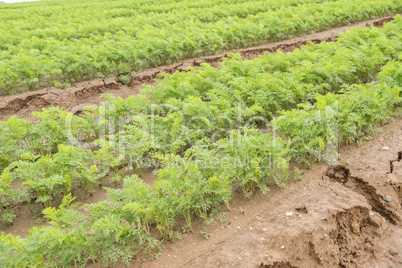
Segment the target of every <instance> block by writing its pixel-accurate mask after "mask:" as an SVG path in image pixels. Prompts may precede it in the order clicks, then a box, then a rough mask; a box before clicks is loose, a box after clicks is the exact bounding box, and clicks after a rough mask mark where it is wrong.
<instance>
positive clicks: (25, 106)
mask: <svg viewBox="0 0 402 268" xmlns="http://www.w3.org/2000/svg"><path fill="white" fill-rule="evenodd" d="M393 18H394V16H387V17H384V18H380V19H373V20H367V21H362V22H358V23H355V24H353V25H350V26H343V27H338V28H333V29H331V30H328V31H324V32H320V33H316V34H311V35H306V36H303V37H298V38H293V39H289V40H285V41H281V42H275V43H267V44H264V45H261V46H254V47H249V48H244V49H237V50H230V51H226V52H224V53H221V54H218V55H215V56H208V57H202V58H195V59H188V60H183V61H180V62H179V63H176V64H171V65H165V66H161V67H157V68H152V69H148V70H146V71H143V72H140V73H136V74H133V75H132V83H131V86H124V85H122V84H120V83H119V82H118V79H117V78H116V77H111V78H104V79H95V80H91V81H86V82H80V83H75V84H73V86H72V87H71V88H68V89H65V90H62V89H57V88H54V87H50V88H44V89H41V90H36V91H30V92H25V93H22V94H18V95H14V96H3V97H0V120H7V119H8V118H9V117H10V116H12V115H17V116H18V117H24V118H30V114H31V112H33V111H40V110H41V109H42V108H46V107H50V106H61V107H64V108H67V109H69V110H70V111H71V112H73V113H79V112H80V111H82V109H83V107H85V106H88V105H97V104H99V103H100V102H102V101H103V99H102V98H100V94H102V93H112V94H113V95H115V96H120V97H123V98H125V97H127V96H129V95H133V94H138V92H139V89H140V88H141V87H142V84H148V85H154V84H156V82H155V80H154V79H155V78H157V76H158V74H160V73H162V72H163V73H173V72H175V71H188V67H197V66H199V65H200V64H201V63H203V62H206V63H209V64H210V65H212V66H215V67H218V66H219V62H221V60H222V58H223V57H227V55H228V53H233V52H238V53H240V54H241V55H242V56H243V58H245V59H253V58H255V57H257V56H259V55H262V54H264V53H265V52H275V51H277V50H281V51H283V52H290V51H293V50H295V49H296V48H298V47H300V46H302V45H306V44H307V43H308V42H313V43H320V42H323V41H335V40H336V38H337V37H338V36H339V34H340V33H343V32H345V31H346V30H348V29H350V28H352V27H368V26H376V27H381V26H382V25H383V23H385V22H389V21H391V20H392V19H393Z"/></svg>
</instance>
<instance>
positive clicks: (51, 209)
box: [0, 16, 402, 267]
mask: <svg viewBox="0 0 402 268" xmlns="http://www.w3.org/2000/svg"><path fill="white" fill-rule="evenodd" d="M401 51H402V18H401V17H400V16H396V17H395V19H394V20H393V21H392V22H389V23H386V24H385V25H384V27H383V28H375V27H371V28H353V29H352V30H350V31H348V32H347V33H345V34H342V35H341V36H340V37H339V38H338V39H337V41H336V42H322V43H320V44H314V43H309V44H307V45H305V46H302V47H300V48H299V49H296V50H294V51H293V52H289V53H286V54H285V53H283V52H281V51H280V50H278V51H277V52H275V53H266V54H264V55H261V56H259V57H256V58H254V59H252V60H244V59H243V58H242V56H241V55H240V54H236V53H233V54H228V55H227V56H228V57H226V58H223V59H222V61H221V62H220V63H219V64H218V67H219V68H215V67H213V66H211V65H209V64H207V63H200V66H199V67H197V68H190V70H189V71H187V72H175V73H173V74H163V75H162V76H163V82H161V83H158V84H155V85H145V86H144V87H143V88H142V89H141V90H140V92H139V94H137V95H131V96H128V97H127V98H125V99H123V98H121V97H116V96H113V95H112V94H105V95H103V98H104V99H105V102H104V103H102V104H101V105H100V106H92V107H86V108H84V109H83V110H82V111H81V113H80V115H76V114H74V113H71V112H69V111H67V110H65V109H62V108H59V107H50V108H46V109H44V110H42V111H40V112H38V111H37V112H33V113H32V117H31V119H32V121H31V120H30V119H19V118H17V117H15V116H12V117H9V118H8V119H7V120H6V121H2V122H1V123H0V126H1V128H0V131H1V135H0V152H1V155H0V156H1V158H0V170H1V177H0V179H1V184H0V197H1V198H0V200H1V202H2V203H1V209H2V214H1V220H2V221H3V224H12V223H13V221H14V220H15V221H18V216H17V215H18V209H17V208H18V206H16V203H19V206H23V207H25V208H28V210H31V213H32V214H33V216H34V215H35V214H37V212H36V211H37V209H38V208H40V206H42V207H43V208H44V210H43V211H42V214H43V215H44V216H45V219H47V220H49V221H48V222H47V224H45V225H44V226H37V227H34V228H32V229H31V230H30V231H29V234H28V235H27V236H26V237H25V238H20V237H18V236H15V235H11V234H2V235H1V236H0V241H1V242H0V250H1V252H3V253H4V254H2V255H0V264H1V265H2V266H4V267H25V266H34V267H35V266H36V267H44V266H49V267H57V266H60V267H64V266H76V267H78V266H82V265H102V266H106V267H109V266H111V265H117V266H118V265H121V264H123V263H124V264H130V263H131V261H132V260H133V259H135V257H136V256H137V255H139V256H147V258H149V257H154V258H155V257H157V256H158V255H159V254H160V253H161V249H162V246H163V244H164V243H165V242H166V241H174V240H176V239H177V238H178V236H180V234H182V233H183V232H184V233H191V232H192V230H195V228H199V226H198V224H199V221H200V219H203V220H204V221H205V222H213V221H218V220H220V219H224V218H225V216H224V214H222V211H224V210H227V211H229V212H228V213H231V212H230V211H231V208H232V204H231V203H232V201H233V198H234V197H236V198H237V199H236V200H238V199H239V198H240V197H239V196H244V198H246V199H248V198H250V199H249V200H252V199H253V198H251V197H252V196H254V195H259V196H261V195H263V194H266V195H269V194H270V192H269V191H270V189H283V188H284V187H285V186H286V183H289V180H290V181H291V180H298V179H300V178H301V177H302V172H301V170H300V168H306V167H313V169H312V171H311V172H313V175H314V176H317V174H319V172H316V173H314V167H315V166H314V164H315V163H316V162H317V160H319V161H321V162H322V163H326V164H327V165H330V166H333V168H331V167H330V168H327V169H326V170H325V176H324V177H322V175H318V176H321V177H322V178H323V181H324V182H325V183H327V186H328V185H329V186H328V187H334V188H333V191H334V192H335V193H336V194H335V195H338V194H339V195H341V196H351V194H352V192H353V191H352V190H351V189H355V190H356V189H357V190H356V191H357V193H358V194H359V195H362V196H366V198H367V200H366V201H364V200H363V199H361V198H360V197H359V195H357V196H353V197H351V198H352V201H351V202H350V203H349V204H345V203H342V202H341V200H338V201H339V202H338V203H336V204H338V207H336V205H335V203H334V208H333V209H334V210H333V211H330V212H328V214H325V215H322V214H321V216H323V217H324V216H326V217H328V218H331V217H334V216H333V215H336V216H335V218H336V221H337V222H338V223H339V224H342V223H341V222H342V219H340V218H342V217H343V218H345V217H346V218H347V219H349V218H350V215H351V214H356V213H357V211H358V212H359V213H358V215H359V217H358V219H354V218H353V217H352V218H353V219H352V220H349V221H346V222H349V223H350V225H347V226H346V227H344V228H341V227H339V226H338V227H339V228H338V229H336V230H337V232H338V233H337V234H334V233H331V232H329V233H328V232H322V234H323V235H324V234H327V235H329V237H330V238H331V239H332V238H333V236H334V235H339V236H340V237H345V241H346V240H348V239H349V238H350V239H352V238H353V239H355V240H353V241H357V240H356V237H354V236H351V235H350V232H348V230H349V229H350V228H352V231H353V233H354V235H356V236H358V237H360V238H359V239H363V238H364V236H363V235H362V234H360V233H359V232H361V233H363V234H364V235H367V234H366V233H365V231H366V229H365V228H368V229H370V230H369V231H370V232H373V233H375V232H377V231H376V230H377V229H378V231H380V230H381V227H379V226H380V224H379V223H378V222H379V221H386V222H387V223H386V224H390V225H389V226H391V227H390V228H388V230H391V231H395V232H398V231H397V230H398V229H395V228H396V226H399V225H400V215H401V214H400V213H401V209H400V206H401V195H400V194H401V192H400V185H401V181H400V180H401V178H400V177H398V175H395V176H391V175H389V174H393V171H394V167H395V170H398V169H397V167H398V163H399V160H400V156H398V150H400V148H399V149H398V146H400V143H399V142H394V143H393V146H390V144H391V143H387V144H384V146H390V147H387V148H388V149H382V148H380V149H378V150H383V151H385V152H386V158H385V159H386V160H385V161H384V162H385V163H386V164H387V166H386V168H387V171H384V168H381V169H379V171H378V172H379V173H378V172H377V173H378V174H377V173H376V174H377V175H384V176H386V177H385V180H387V179H388V180H389V181H388V182H387V183H388V184H386V185H384V187H383V188H381V189H377V190H375V189H376V188H375V186H373V185H374V184H376V183H377V182H379V181H380V180H379V179H374V181H367V180H368V178H366V177H367V174H366V175H364V176H360V175H357V174H358V172H359V171H358V170H359V168H357V167H358V165H357V163H355V164H350V163H348V162H345V163H343V162H338V161H339V160H338V159H339V156H340V154H339V152H342V150H341V148H345V147H344V146H348V145H350V144H359V145H361V144H363V143H364V142H366V141H367V140H369V139H370V136H371V135H373V134H375V133H376V132H378V131H379V130H380V129H381V127H382V126H383V125H384V124H386V123H388V122H390V121H392V120H393V118H394V111H395V109H396V108H397V107H398V106H399V105H400V102H401V90H402V88H401V82H402V69H401V66H402V65H401V59H402V54H401ZM397 122H400V121H397ZM398 127H399V125H396V126H394V128H393V129H394V130H395V129H398ZM379 140H380V139H379ZM379 140H378V141H379ZM384 140H387V138H386V137H385V138H384V137H383V139H382V142H383V141H384ZM388 140H389V138H388ZM396 140H398V139H397V138H396V137H395V139H394V141H396ZM384 146H383V147H384ZM362 148H366V149H358V150H361V151H362V152H363V153H364V152H365V151H364V150H368V149H367V148H368V147H367V146H366V147H362ZM378 150H377V151H375V152H371V153H372V154H378ZM367 152H368V151H366V154H367V155H370V154H369V153H367ZM346 155H347V154H346ZM346 159H348V158H347V157H346ZM349 159H352V156H350V157H349ZM370 160H372V159H363V160H362V161H361V162H362V163H360V164H362V165H368V166H369V167H370V165H372V164H373V163H372V162H371V163H370V162H367V161H370ZM342 161H347V160H344V159H343V158H342ZM349 161H350V160H349ZM365 161H366V162H365ZM378 161H379V158H378V156H377V160H376V161H375V162H378ZM390 161H391V169H390V164H389V163H390ZM320 165H321V166H320V167H321V168H322V167H323V166H325V165H324V164H320ZM355 167H356V168H355ZM147 169H155V170H156V172H155V174H156V176H157V178H156V179H155V178H152V180H151V181H145V180H143V179H142V178H143V177H144V175H146V174H147V173H146V170H147ZM386 172H388V173H389V174H388V175H389V176H388V175H386ZM355 173H356V174H355ZM352 175H353V176H352ZM387 176H388V177H387ZM359 178H360V179H359ZM361 178H363V179H361ZM364 178H366V179H367V180H366V181H365V180H364ZM336 182H337V183H336ZM303 183H304V185H305V187H311V189H317V190H319V185H317V182H316V181H313V180H312V179H311V180H307V181H304V182H303ZM309 183H311V184H309ZM294 184H297V183H294ZM342 185H343V186H342ZM102 186H107V188H106V194H107V200H106V201H100V202H94V203H92V202H88V203H86V204H84V205H83V206H81V205H80V206H79V207H78V208H77V206H78V203H76V202H75V201H76V199H80V200H81V199H83V200H85V198H88V196H86V195H90V196H92V195H94V194H96V191H97V190H98V189H99V187H102ZM327 186H326V187H327ZM360 186H361V187H360ZM363 186H364V187H363ZM342 187H344V188H347V189H349V190H347V189H346V190H345V189H343V188H342ZM370 187H371V188H370ZM373 187H374V190H373ZM360 188H362V189H363V190H361V191H360V190H358V189H360ZM320 189H321V188H320ZM398 189H399V190H398ZM338 190H339V191H338ZM356 191H355V192H356ZM382 191H384V192H382ZM304 193H305V192H304ZM385 193H387V194H386V195H390V197H391V198H392V200H393V201H392V202H393V203H389V201H384V200H383V198H385V196H382V194H384V195H385ZM298 194H303V193H298ZM353 195H355V193H354V194H353ZM367 195H370V196H368V197H367ZM295 196H296V195H295ZM329 196H330V195H328V194H325V195H322V196H321V198H323V200H324V201H325V200H327V201H326V202H331V200H330V199H328V197H329ZM89 198H91V197H89ZM294 198H296V197H293V199H294ZM311 198H313V197H311ZM311 198H310V199H309V200H311ZM325 198H327V199H325ZM289 199H290V200H293V199H292V198H290V197H289ZM370 200H371V201H370ZM306 202H307V201H306ZM60 203H61V204H60ZM310 205H311V204H309V203H306V204H302V205H301V206H298V207H297V208H296V210H297V211H298V212H300V213H304V214H308V215H311V212H310V209H309V208H308V207H309V206H310ZM370 206H371V207H370ZM239 207H240V210H241V205H239ZM303 207H304V208H305V209H303ZM236 208H237V207H236ZM284 208H287V207H286V205H285V206H284ZM336 208H338V209H343V210H344V211H345V213H344V214H342V213H341V212H340V213H341V214H339V215H338V214H336V213H335V212H334V211H335V210H336ZM317 209H318V207H317V208H316V209H315V210H317ZM299 210H300V211H299ZM313 210H314V209H313ZM305 211H306V212H305ZM285 212H287V211H283V214H284V216H286V215H285ZM267 213H269V212H267ZM271 213H272V212H271ZM300 213H299V214H300ZM309 213H310V214H309ZM331 213H332V214H331ZM334 213H335V214H334ZM243 214H244V213H243ZM371 214H373V215H371ZM282 216H283V215H282ZM316 216H317V215H316ZM317 217H318V216H317ZM348 217H349V218H348ZM265 218H269V216H267V217H265ZM292 219H293V218H292ZM310 219H311V218H310ZM253 224H254V223H253ZM195 225H197V226H195ZM335 225H336V224H335ZM356 225H357V226H358V227H354V226H356ZM336 226H337V225H336ZM384 226H385V224H384ZM247 227H251V229H249V230H250V231H251V230H253V228H254V229H255V228H257V229H260V231H261V232H268V229H267V228H268V225H264V226H263V225H258V224H257V225H255V224H254V225H252V226H247ZM323 228H324V227H323ZM392 228H394V229H392ZM263 229H266V231H264V230H263ZM373 229H375V230H374V231H373ZM4 230H7V229H4ZM306 230H307V232H308V229H306ZM344 230H346V231H344ZM342 232H343V233H342ZM367 232H368V231H367ZM203 235H204V237H207V236H208V234H207V233H206V232H204V234H203ZM245 235H247V233H244V234H239V236H235V237H234V238H233V239H240V240H244V241H247V239H243V238H244V236H245ZM242 236H243V238H242ZM379 236H380V235H379ZM239 237H240V238H239ZM362 237H363V238H362ZM380 237H381V236H380ZM381 239H382V238H381ZM300 241H301V242H300V244H299V246H297V248H298V247H300V250H301V251H300V252H301V253H300V254H305V255H306V256H313V258H315V261H316V262H317V265H320V262H321V264H322V262H323V260H322V259H324V257H326V256H324V255H325V254H324V253H323V252H321V253H320V252H318V253H315V255H314V254H313V253H314V252H315V251H314V249H312V250H310V251H309V252H307V253H306V252H304V251H303V248H304V246H305V245H309V242H310V244H312V245H313V247H314V245H315V243H314V241H313V240H309V239H305V240H300ZM311 241H312V242H311ZM338 242H339V240H338ZM225 243H227V244H228V245H229V247H232V246H233V247H236V245H238V242H233V240H230V239H228V242H225ZM328 243H332V240H330V241H329V242H328ZM339 243H341V244H342V243H343V242H342V241H340V242H339ZM345 243H346V242H345ZM356 243H358V242H356ZM370 243H375V241H374V240H373V241H372V242H370ZM254 244H255V243H254ZM281 246H283V245H280V246H279V249H278V250H282V251H281V252H288V251H286V250H285V251H283V249H287V247H285V248H283V249H282V248H281ZM310 247H311V246H310ZM317 247H318V244H317ZM224 248H226V247H225V246H224ZM291 248H292V247H290V249H291ZM350 248H353V247H349V248H348V247H346V248H344V249H341V248H339V249H338V250H339V251H338V252H337V251H336V248H331V250H333V251H332V252H333V254H335V257H333V258H332V259H330V260H328V258H329V257H326V258H327V259H326V260H325V261H328V263H330V264H331V265H332V264H333V263H337V264H339V265H341V264H342V265H343V266H344V267H353V265H352V264H351V262H350V260H348V259H347V258H348V257H350V256H351V255H353V252H351V251H350ZM220 250H221V249H220V248H218V249H217V250H216V252H220ZM222 250H223V249H222ZM359 250H360V251H359V252H362V253H361V254H362V255H361V262H360V263H364V261H367V260H368V259H367V256H372V255H370V254H368V253H367V250H365V249H361V248H360V249H359ZM312 252H313V253H312ZM288 253H290V252H288ZM388 253H389V254H390V255H389V254H388ZM388 253H387V254H388V255H386V254H385V255H382V256H391V257H390V258H391V259H392V260H393V261H394V264H395V263H396V264H398V261H400V260H398V254H399V253H398V252H396V253H395V251H392V249H389V250H388ZM217 254H218V255H216V256H215V255H214V254H211V255H210V257H211V258H210V260H209V261H208V262H207V263H208V264H209V265H210V266H214V264H215V262H216V263H217V262H219V261H220V260H222V254H223V255H224V254H225V252H224V250H223V252H222V253H217ZM261 254H262V253H261ZM320 254H321V255H322V256H323V257H322V258H321V259H320V257H317V256H316V255H320ZM365 254H368V255H365ZM374 255H375V254H374ZM278 256H279V257H278ZM314 256H315V257H314ZM336 256H338V257H336ZM235 257H236V258H237V260H236V262H239V261H240V263H238V264H239V265H241V264H244V263H246V262H244V261H242V260H243V259H242V258H244V257H242V256H241V254H240V253H239V255H238V256H235ZM275 257H276V259H269V258H268V259H266V260H264V259H263V261H261V260H262V259H261V258H263V257H261V256H259V257H258V258H256V259H253V260H251V259H248V260H249V261H250V262H251V263H252V264H253V265H257V266H258V265H259V264H261V263H265V264H266V265H267V267H276V266H275V265H280V263H282V262H283V263H284V265H286V263H288V266H289V267H291V266H290V265H302V266H303V265H305V264H306V262H304V264H303V263H299V264H297V263H296V262H297V260H295V259H291V256H287V257H286V256H285V257H286V258H285V257H284V256H283V254H282V255H281V254H277V255H276V256H275ZM163 258H165V260H166V257H163ZM384 258H385V257H384ZM230 259H232V258H231V257H230ZM337 260H338V262H336V261H337ZM303 261H305V260H301V262H303ZM388 261H389V260H388ZM136 262H138V260H135V262H133V263H132V264H135V263H136ZM204 262H205V258H204V257H201V259H199V260H197V259H194V260H193V264H191V265H192V266H194V265H195V266H200V267H201V266H202V264H203V263H204ZM258 262H259V263H258ZM275 263H277V264H275ZM290 263H292V264H290ZM311 263H313V262H311ZM391 263H392V262H391ZM399 263H401V262H399ZM149 265H151V266H152V265H153V264H152V263H150V264H149ZM182 265H190V264H189V263H184V264H183V263H182ZM269 265H271V266H269ZM285 267H286V266H285ZM295 267H297V266H295ZM361 267H363V265H362V266H361Z"/></svg>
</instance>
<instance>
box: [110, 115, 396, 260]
mask: <svg viewBox="0 0 402 268" xmlns="http://www.w3.org/2000/svg"><path fill="white" fill-rule="evenodd" d="M383 129H384V131H383V133H381V134H377V135H375V137H374V138H373V139H372V140H371V141H369V142H367V143H366V144H365V145H364V146H362V147H361V148H357V147H356V146H350V147H346V148H344V149H343V150H342V152H341V153H342V159H341V160H340V161H339V163H338V165H336V166H335V167H329V166H327V165H325V164H323V163H320V164H317V165H315V166H314V167H313V168H312V169H310V170H309V171H308V172H307V173H306V174H305V175H304V179H303V181H300V182H296V183H292V184H290V185H289V186H288V189H287V190H286V191H274V192H269V193H268V194H267V195H266V196H264V195H262V194H257V196H256V197H253V198H251V199H249V200H242V201H241V202H239V203H237V202H236V200H235V203H234V204H232V211H229V212H228V213H227V215H228V219H227V221H226V222H225V223H223V224H221V223H219V224H215V225H212V226H207V227H206V231H207V232H208V234H209V235H210V237H209V239H208V240H206V239H205V238H204V237H203V235H202V234H200V233H199V232H197V231H194V232H193V233H192V234H189V235H186V236H184V237H183V238H182V240H181V241H180V242H178V243H177V244H168V245H167V246H166V249H165V251H164V252H163V254H162V255H161V256H160V257H159V258H158V259H157V260H154V261H149V260H144V259H140V260H137V261H136V262H135V263H133V265H132V267H193V268H194V267H270V268H282V267H284V268H290V267H306V268H307V267H308V268H310V267H362V268H363V267H381V268H382V267H402V228H401V226H402V218H401V217H402V190H401V188H402V161H400V160H401V158H402V118H401V117H399V118H398V119H397V120H396V121H394V122H392V123H390V124H388V125H386V126H384V128H383ZM385 146H387V147H389V149H388V150H386V149H383V147H385ZM390 163H391V164H390ZM391 166H392V167H393V168H392V170H391ZM386 195H389V196H390V197H391V198H392V201H391V202H387V201H385V196H386ZM240 206H241V208H242V210H244V211H245V214H242V213H240V212H239V208H240ZM287 212H288V213H287ZM289 212H292V213H291V215H290V213H289ZM116 267H117V266H116Z"/></svg>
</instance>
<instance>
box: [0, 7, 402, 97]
mask: <svg viewBox="0 0 402 268" xmlns="http://www.w3.org/2000/svg"><path fill="white" fill-rule="evenodd" d="M65 5H66V4H65V3H64V2H63V3H61V2H52V4H48V3H40V2H38V3H35V5H32V4H24V5H23V8H13V6H10V7H9V6H8V5H3V6H2V7H0V18H1V19H0V49H1V52H0V90H1V92H0V94H10V93H16V92H21V91H24V90H30V89H36V88H39V87H41V86H48V85H55V86H58V87H66V86H68V83H71V82H76V81H80V80H83V79H88V78H94V77H104V76H111V75H116V74H127V73H129V72H130V71H135V70H140V69H144V68H147V67H150V66H156V65H160V64H164V63H171V62H174V61H177V60H179V59H183V58H187V57H193V56H199V55H205V54H210V53H217V52H220V51H222V50H225V49H230V48H235V47H244V46H248V45H255V44H260V43H262V42H265V41H266V40H271V41H273V40H279V39H284V38H289V37H292V36H295V35H300V34H305V33H310V32H315V31H319V30H322V29H327V28H329V27H333V26H336V25H341V24H345V23H351V22H354V21H358V20H362V19H367V18H373V17H377V16H380V15H384V14H390V13H397V12H400V11H401V10H402V4H401V3H400V1H398V0H360V1H357V2H356V1H355V2H353V1H346V0H337V1H334V0H331V1H330V0H327V1H325V0H309V1H300V0H293V1H286V2H284V3H282V2H277V1H273V0H272V1H271V0H270V1H235V0H231V1H221V2H219V3H218V4H217V5H211V3H210V2H205V3H204V2H203V1H198V2H197V1H196V2H180V3H177V2H172V1H166V2H164V3H161V4H159V3H156V2H151V3H147V4H144V3H143V2H142V1H138V3H137V2H134V3H132V2H131V1H130V2H127V1H122V0H120V1H114V2H112V3H110V2H102V1H101V2H99V1H86V2H85V3H82V1H70V2H69V3H68V4H67V6H65ZM206 9H208V11H210V12H207V11H206ZM209 9H210V10H209ZM67 10H71V11H67ZM91 14H93V15H91ZM27 18H29V19H27ZM82 18H86V19H85V23H83V19H82ZM87 18H88V19H87ZM63 84H64V85H63Z"/></svg>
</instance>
